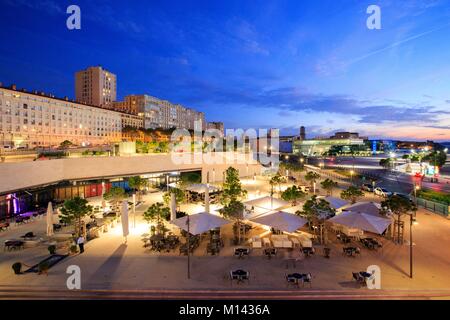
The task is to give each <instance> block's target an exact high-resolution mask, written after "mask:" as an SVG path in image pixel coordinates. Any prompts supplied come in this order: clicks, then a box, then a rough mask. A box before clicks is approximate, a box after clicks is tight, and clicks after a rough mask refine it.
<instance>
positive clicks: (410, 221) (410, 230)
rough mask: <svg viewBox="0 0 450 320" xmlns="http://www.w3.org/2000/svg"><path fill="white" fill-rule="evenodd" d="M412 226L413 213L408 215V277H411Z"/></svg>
mask: <svg viewBox="0 0 450 320" xmlns="http://www.w3.org/2000/svg"><path fill="white" fill-rule="evenodd" d="M412 226H413V214H412V213H410V215H409V277H410V278H411V279H412V278H413V236H412Z"/></svg>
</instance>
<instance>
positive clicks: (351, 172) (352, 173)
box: [350, 170, 355, 185]
mask: <svg viewBox="0 0 450 320" xmlns="http://www.w3.org/2000/svg"><path fill="white" fill-rule="evenodd" d="M354 174H355V171H353V170H350V179H351V183H352V185H353V175H354Z"/></svg>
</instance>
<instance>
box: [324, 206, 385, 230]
mask: <svg viewBox="0 0 450 320" xmlns="http://www.w3.org/2000/svg"><path fill="white" fill-rule="evenodd" d="M328 221H330V222H333V223H336V224H340V225H344V226H347V227H350V228H356V229H361V230H363V231H368V232H373V233H377V234H382V233H383V232H384V231H385V230H386V229H387V227H388V226H389V225H390V224H391V220H390V219H388V218H384V217H382V216H380V215H377V216H376V215H373V214H367V213H360V212H353V211H346V212H343V213H341V214H339V215H337V216H335V217H333V218H331V219H330V220H328Z"/></svg>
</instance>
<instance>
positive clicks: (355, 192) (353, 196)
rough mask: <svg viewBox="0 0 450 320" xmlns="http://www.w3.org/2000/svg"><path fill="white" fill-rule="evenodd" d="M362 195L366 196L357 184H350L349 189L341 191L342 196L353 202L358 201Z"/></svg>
mask: <svg viewBox="0 0 450 320" xmlns="http://www.w3.org/2000/svg"><path fill="white" fill-rule="evenodd" d="M362 197H364V192H362V191H361V190H360V189H358V188H357V187H355V186H350V187H348V189H347V190H344V191H342V192H341V198H342V199H344V200H348V201H351V203H352V204H354V203H356V200H358V198H362Z"/></svg>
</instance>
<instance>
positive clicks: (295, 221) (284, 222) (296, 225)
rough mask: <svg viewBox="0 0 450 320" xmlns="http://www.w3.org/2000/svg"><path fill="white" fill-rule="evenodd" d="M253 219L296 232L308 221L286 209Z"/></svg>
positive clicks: (282, 229)
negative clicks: (285, 210)
mask: <svg viewBox="0 0 450 320" xmlns="http://www.w3.org/2000/svg"><path fill="white" fill-rule="evenodd" d="M251 221H252V222H255V223H259V224H263V225H265V226H269V227H272V228H274V229H277V230H281V231H286V232H294V231H296V230H297V229H300V228H301V227H303V226H304V225H305V224H306V223H307V222H308V221H307V220H306V219H304V218H302V217H299V216H296V215H295V214H292V213H287V212H284V211H278V212H275V213H270V214H267V215H265V216H262V217H259V218H255V219H253V220H251Z"/></svg>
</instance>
